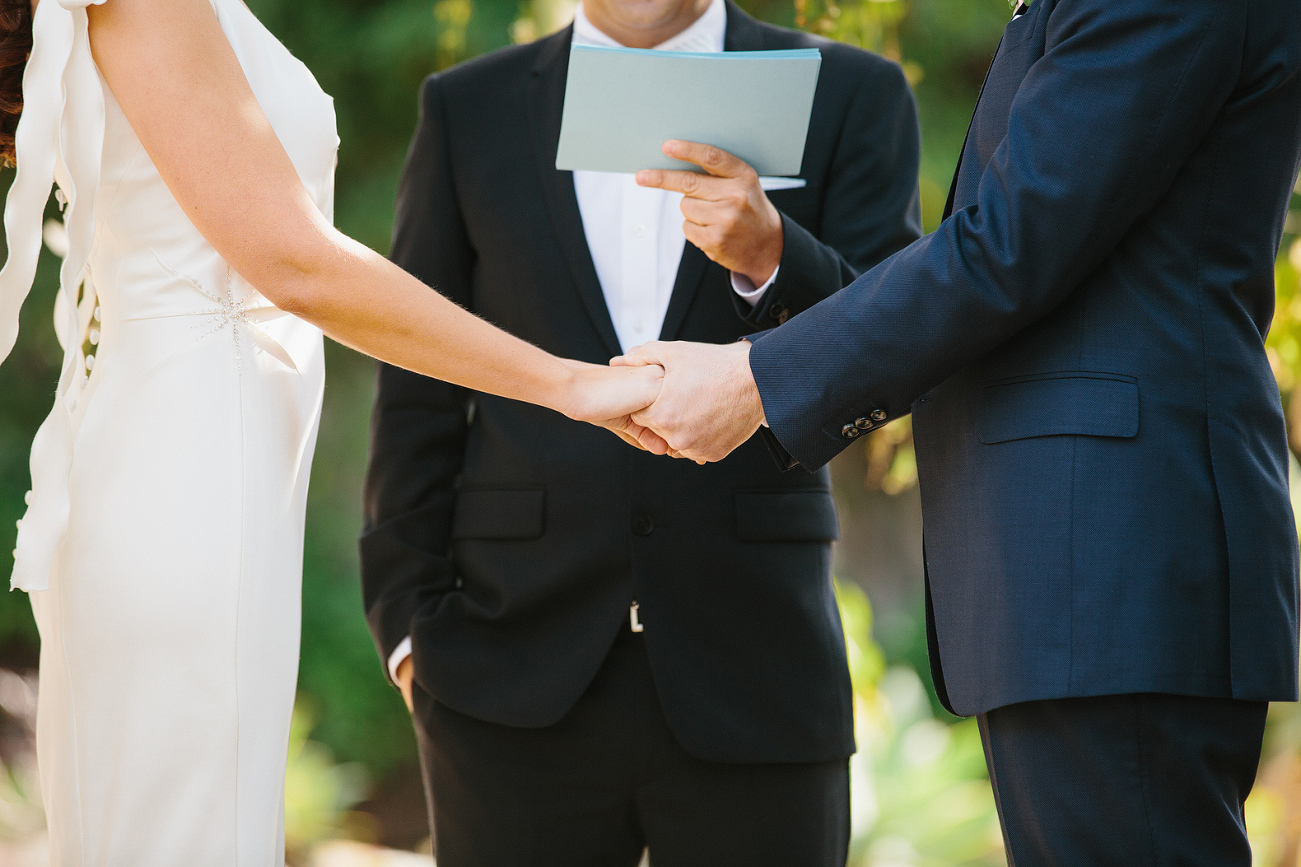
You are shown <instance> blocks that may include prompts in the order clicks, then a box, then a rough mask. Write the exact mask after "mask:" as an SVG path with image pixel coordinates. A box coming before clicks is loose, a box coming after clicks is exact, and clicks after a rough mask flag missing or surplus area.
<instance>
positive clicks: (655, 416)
mask: <svg viewBox="0 0 1301 867" xmlns="http://www.w3.org/2000/svg"><path fill="white" fill-rule="evenodd" d="M610 363H611V364H614V365H616V366H640V365H650V364H656V365H659V366H660V367H663V368H664V382H663V385H662V386H661V388H660V393H659V397H658V398H657V399H656V401H655V402H654V403H653V404H651V405H650V406H648V407H647V408H646V409H644V410H641V411H639V412H634V413H633V414H632V420H633V421H634V422H635V423H637V424H639V425H643V426H645V427H646V428H649V429H650V430H652V431H654V432H655V433H657V434H659V436H660V437H662V438H663V439H664V441H665V442H667V443H668V445H669V448H670V449H671V453H672V454H674V455H675V456H677V457H684V458H689V459H691V460H693V461H696V462H697V463H702V464H703V463H707V462H709V461H720V460H722V459H723V458H725V457H727V456H728V455H729V454H731V453H732V451H733V450H734V449H735V448H736V447H737V446H739V445H741V443H743V442H745V441H746V440H748V439H749V438H750V437H751V436H753V435H754V432H755V431H756V430H758V429H759V426H760V425H761V424H763V420H764V415H763V402H762V401H761V400H760V398H759V389H758V387H757V386H756V385H755V384H754V376H753V375H752V374H751V373H750V344H749V342H747V341H742V342H740V343H731V344H727V345H725V346H713V345H709V344H704V343H683V342H677V343H647V344H645V345H644V346H639V347H637V348H636V349H634V350H633V351H632V352H630V353H628V354H627V355H624V356H620V357H619V358H616V359H614V360H613V361H611V362H610Z"/></svg>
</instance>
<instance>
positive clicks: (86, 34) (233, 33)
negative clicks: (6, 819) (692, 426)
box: [0, 0, 663, 867]
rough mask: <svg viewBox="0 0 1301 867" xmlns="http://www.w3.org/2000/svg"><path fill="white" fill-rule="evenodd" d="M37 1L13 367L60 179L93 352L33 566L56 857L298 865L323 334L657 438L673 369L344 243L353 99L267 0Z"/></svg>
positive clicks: (22, 572) (60, 412)
mask: <svg viewBox="0 0 1301 867" xmlns="http://www.w3.org/2000/svg"><path fill="white" fill-rule="evenodd" d="M27 2H28V0H18V3H19V4H22V5H21V6H20V7H15V5H14V3H13V0H5V2H4V6H3V7H2V8H0V16H3V18H0V20H3V21H7V22H8V24H9V26H10V28H11V29H10V31H9V32H6V33H4V34H0V39H3V40H5V41H6V42H10V43H11V41H12V40H15V39H23V38H25V37H26V33H27V27H31V33H32V49H31V56H30V60H29V61H28V62H27V66H26V73H25V78H24V79H23V86H22V95H23V97H24V103H25V109H24V110H23V112H22V114H21V119H20V120H18V127H17V132H16V134H15V139H16V142H15V145H14V147H13V148H12V151H16V163H17V176H16V179H15V182H14V184H13V187H12V188H11V191H10V194H9V198H8V202H7V204H6V207H5V213H4V220H5V228H6V232H7V236H8V240H9V257H8V260H7V262H6V264H5V267H4V270H3V272H0V359H3V357H4V356H5V355H7V354H8V352H9V350H10V349H11V348H12V346H13V341H14V338H15V334H16V330H17V320H18V309H19V307H20V306H21V304H22V301H23V299H24V297H25V296H26V294H27V292H28V289H29V288H30V286H31V282H32V276H33V274H34V271H35V265H36V258H37V255H38V253H39V249H40V243H41V242H40V235H41V221H42V211H43V208H44V207H45V204H46V200H47V197H48V195H49V193H50V190H51V185H52V182H57V185H58V194H57V195H58V198H59V200H60V202H64V203H66V222H67V229H68V237H69V252H68V254H67V257H66V260H65V261H64V263H63V270H62V274H61V284H62V286H61V293H60V304H59V309H58V311H56V325H57V329H56V330H57V331H58V334H59V338H60V340H61V341H62V342H63V344H64V346H65V352H66V357H65V365H64V368H63V372H62V376H61V378H60V381H59V385H58V392H57V396H56V398H55V404H54V408H53V411H52V412H51V414H50V416H49V418H48V419H47V420H46V422H45V424H44V425H43V426H42V427H41V429H40V432H39V433H38V435H37V437H36V440H35V442H34V444H33V449H32V479H33V491H32V493H31V495H30V496H29V503H30V507H29V510H28V512H27V515H26V517H25V519H24V520H23V521H22V524H21V527H20V530H19V535H18V548H17V550H16V551H15V557H16V562H15V566H14V573H13V585H14V587H16V588H19V589H22V590H26V591H28V592H29V593H30V594H31V600H32V606H33V609H34V610H35V613H36V618H37V622H38V625H39V627H40V633H41V672H40V678H41V681H40V704H39V712H38V721H37V729H38V731H37V754H38V759H39V763H40V771H41V786H42V792H43V797H44V801H45V806H46V810H47V813H48V817H49V825H50V845H51V857H52V863H53V864H55V865H60V867H70V865H76V867H201V865H213V867H233V865H239V867H254V865H256V867H281V865H283V863H284V854H283V849H284V842H283V818H282V816H283V772H284V766H285V757H286V756H285V754H286V744H287V739H288V732H289V719H290V710H291V707H292V703H293V697H294V684H295V678H296V672H297V660H298V635H299V633H298V626H299V590H300V572H301V561H302V540H303V512H304V504H305V497H306V489H307V479H308V474H309V467H310V463H311V457H312V450H313V446H314V444H315V439H316V428H317V421H318V417H319V413H320V408H321V394H322V387H323V382H324V373H325V371H324V362H323V357H322V341H321V330H320V329H323V330H324V331H325V332H326V333H328V334H330V335H331V336H333V337H335V338H336V339H338V340H340V341H342V342H345V343H347V344H349V345H351V346H354V347H356V348H357V349H360V350H362V351H364V352H367V353H370V354H372V355H375V356H377V357H380V358H383V359H385V360H386V361H389V362H391V363H395V364H399V365H402V366H405V367H407V368H410V369H413V370H416V371H418V372H421V373H424V374H428V375H431V376H436V377H438V378H441V379H446V380H450V381H454V382H457V383H460V384H463V385H466V386H468V387H470V388H473V389H476V390H480V391H488V392H494V393H497V394H501V395H504V396H507V397H513V398H518V399H523V400H530V401H533V402H535V403H540V404H542V405H545V406H550V407H552V408H554V409H557V410H559V411H562V412H565V413H566V414H568V415H570V416H571V417H574V418H580V419H584V420H589V421H596V422H602V420H607V421H605V422H604V423H605V424H606V426H607V427H610V428H611V429H613V430H615V431H616V432H617V433H620V435H622V436H624V437H625V438H630V437H634V438H635V437H637V436H641V437H642V438H643V439H644V440H645V441H646V442H647V444H649V445H652V446H653V447H654V448H655V450H657V451H659V450H662V448H663V444H662V443H659V442H657V441H655V439H654V437H653V435H650V434H647V433H646V432H644V431H640V430H638V429H637V428H636V427H635V426H634V425H632V424H631V422H629V421H628V420H627V418H626V417H625V416H626V414H627V413H629V412H631V411H634V410H637V409H640V408H642V407H643V406H645V405H646V404H648V403H649V402H651V401H652V400H653V399H654V397H655V394H656V392H657V390H658V373H659V369H658V368H652V369H650V370H649V371H648V370H647V369H620V370H610V369H606V368H597V367H592V366H585V365H577V364H574V363H569V362H562V361H560V360H557V359H555V358H554V357H552V356H550V355H548V354H546V353H544V352H542V351H541V350H539V349H536V348H534V347H531V346H529V345H527V344H525V343H523V342H522V341H519V340H516V339H514V338H512V337H509V336H508V335H506V334H504V333H502V332H500V331H497V330H496V329H494V328H492V327H491V326H489V325H487V324H486V323H484V322H482V321H480V320H478V319H475V318H474V317H472V316H471V315H470V314H468V313H466V312H465V311H463V310H461V309H460V308H458V307H455V306H454V305H452V304H451V303H449V302H447V301H445V300H444V299H443V298H442V297H441V296H440V295H438V294H437V293H435V292H431V291H430V290H429V289H428V288H427V287H425V286H423V285H422V284H420V283H419V282H418V281H416V280H415V279H414V278H412V277H410V276H408V275H406V274H405V273H403V272H402V271H400V270H399V269H398V268H396V267H395V266H393V265H391V264H389V263H388V262H386V261H385V260H384V259H383V258H381V257H380V256H378V255H376V254H374V253H373V252H371V251H370V250H368V249H366V248H364V247H363V246H361V245H359V244H356V243H355V242H353V241H351V240H349V239H347V238H345V237H344V236H342V235H340V234H339V233H337V232H336V231H335V230H334V229H333V228H332V227H331V222H330V212H331V207H332V192H333V170H334V164H335V149H336V146H337V145H338V139H337V137H336V134H335V122H334V111H333V106H332V103H331V100H330V98H329V97H328V96H326V95H325V94H324V93H323V92H321V90H320V88H319V87H318V86H317V84H316V82H315V80H314V79H313V77H312V75H311V73H310V72H308V70H307V69H306V67H304V66H303V65H302V64H301V63H299V62H298V61H297V60H295V59H294V58H293V57H292V56H291V55H290V54H289V52H288V51H287V50H286V49H285V48H284V47H283V46H282V45H281V44H280V43H279V42H277V41H276V39H275V38H274V37H273V36H272V35H271V34H270V33H268V32H267V31H266V30H265V29H264V28H263V27H262V26H261V25H260V24H259V23H258V21H257V20H256V19H255V18H254V16H253V15H252V13H251V12H249V10H248V9H247V8H246V7H245V6H244V4H243V2H242V0H108V2H107V3H105V0H41V2H40V3H39V5H38V6H37V7H36V10H35V14H34V20H30V19H28V18H27V16H26V14H25V4H26V3H27ZM88 7H89V8H88ZM15 8H18V11H19V12H23V14H21V15H17V17H15V15H16V13H15V11H14V9H15ZM11 44H18V43H11ZM11 53H12V52H11ZM3 96H4V95H3V94H0V97H3ZM10 114H11V115H12V114H14V113H13V112H11V113H10ZM10 120H12V117H11V118H10ZM8 129H12V124H11V123H10V124H9V126H8ZM12 151H11V153H10V154H8V155H9V156H13V153H12Z"/></svg>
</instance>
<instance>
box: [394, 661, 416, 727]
mask: <svg viewBox="0 0 1301 867" xmlns="http://www.w3.org/2000/svg"><path fill="white" fill-rule="evenodd" d="M397 678H398V689H399V690H400V691H401V692H402V700H403V701H405V702H406V703H407V713H414V712H415V709H416V706H415V704H414V702H413V701H412V700H411V684H412V683H413V682H414V681H415V679H416V667H415V664H414V663H412V661H411V656H410V654H408V655H407V658H406V659H404V660H402V661H401V662H399V663H398V670H397Z"/></svg>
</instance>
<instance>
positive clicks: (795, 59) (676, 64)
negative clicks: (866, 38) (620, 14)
mask: <svg viewBox="0 0 1301 867" xmlns="http://www.w3.org/2000/svg"><path fill="white" fill-rule="evenodd" d="M821 65H822V55H821V54H820V53H819V52H818V50H817V49H816V48H804V49H797V50H792V51H725V52H722V53H720V54H691V53H685V52H674V51H653V50H641V49H635V48H599V47H595V46H588V45H575V46H574V47H573V49H572V50H571V52H570V55H569V79H568V82H567V83H566V85H565V108H564V113H563V115H562V119H561V124H560V148H559V150H558V151H557V153H556V168H557V169H560V170H562V171H569V170H574V169H584V170H588V171H596V172H635V171H639V170H641V169H696V166H694V165H692V164H691V163H684V162H680V161H678V160H674V159H669V158H668V157H666V156H665V155H664V153H663V151H661V150H660V148H661V146H662V145H663V144H664V142H665V141H667V140H668V139H682V140H685V141H697V142H704V143H705V144H711V145H714V146H715V147H719V148H722V149H723V150H725V151H727V152H729V153H732V154H735V155H736V156H738V157H740V158H741V159H743V160H745V161H746V162H747V163H749V164H750V165H751V166H753V167H754V169H755V171H757V172H758V173H759V174H761V175H770V176H777V175H797V174H799V171H800V163H801V161H802V160H803V158H804V140H805V138H806V137H807V136H808V132H809V114H810V112H811V111H812V109H813V92H814V90H815V89H816V88H817V84H818V68H819V67H820V66H821ZM696 170H697V171H698V169H696Z"/></svg>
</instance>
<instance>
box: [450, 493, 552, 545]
mask: <svg viewBox="0 0 1301 867" xmlns="http://www.w3.org/2000/svg"><path fill="white" fill-rule="evenodd" d="M545 503H546V497H545V492H544V491H542V490H539V489H529V488H518V489H491V490H489V489H475V488H471V489H469V490H463V491H461V492H460V494H459V495H458V496H457V498H456V512H455V517H453V519H452V538H453V539H536V538H538V537H539V536H541V535H542V526H543V520H544V516H545V514H546V512H545Z"/></svg>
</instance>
